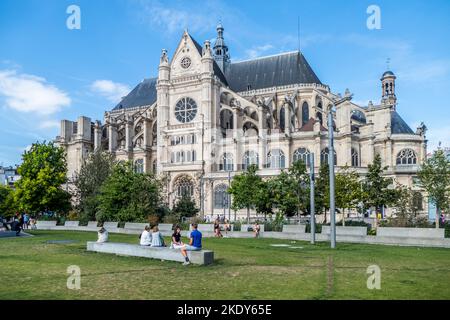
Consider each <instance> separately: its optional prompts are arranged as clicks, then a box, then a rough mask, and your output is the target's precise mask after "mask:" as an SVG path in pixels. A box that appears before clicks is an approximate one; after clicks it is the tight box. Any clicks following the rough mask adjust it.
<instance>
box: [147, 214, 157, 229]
mask: <svg viewBox="0 0 450 320" xmlns="http://www.w3.org/2000/svg"><path fill="white" fill-rule="evenodd" d="M148 223H149V224H150V227H152V226H156V225H157V224H158V223H159V217H158V216H157V215H156V214H151V215H149V216H148Z"/></svg>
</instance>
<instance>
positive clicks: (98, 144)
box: [94, 120, 102, 150]
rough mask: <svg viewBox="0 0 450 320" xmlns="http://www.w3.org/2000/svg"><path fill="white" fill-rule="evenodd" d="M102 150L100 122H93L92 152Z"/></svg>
mask: <svg viewBox="0 0 450 320" xmlns="http://www.w3.org/2000/svg"><path fill="white" fill-rule="evenodd" d="M101 148H102V125H101V123H100V121H98V120H97V121H95V125H94V150H100V149H101Z"/></svg>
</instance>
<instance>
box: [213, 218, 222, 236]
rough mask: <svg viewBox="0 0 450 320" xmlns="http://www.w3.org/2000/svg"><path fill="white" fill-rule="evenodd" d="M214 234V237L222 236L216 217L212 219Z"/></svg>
mask: <svg viewBox="0 0 450 320" xmlns="http://www.w3.org/2000/svg"><path fill="white" fill-rule="evenodd" d="M214 236H215V237H216V238H222V237H223V235H222V232H220V223H219V220H218V219H217V220H216V221H214Z"/></svg>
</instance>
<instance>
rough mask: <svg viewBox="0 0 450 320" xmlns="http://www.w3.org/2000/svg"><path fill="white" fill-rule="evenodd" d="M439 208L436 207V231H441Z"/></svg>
mask: <svg viewBox="0 0 450 320" xmlns="http://www.w3.org/2000/svg"><path fill="white" fill-rule="evenodd" d="M439 218H440V217H439V207H438V206H437V205H436V229H439Z"/></svg>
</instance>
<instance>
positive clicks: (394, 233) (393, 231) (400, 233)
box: [377, 227, 445, 239]
mask: <svg viewBox="0 0 450 320" xmlns="http://www.w3.org/2000/svg"><path fill="white" fill-rule="evenodd" d="M377 237H396V238H419V239H444V238H445V230H444V229H434V228H386V227H384V228H383V227H379V228H377Z"/></svg>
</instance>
